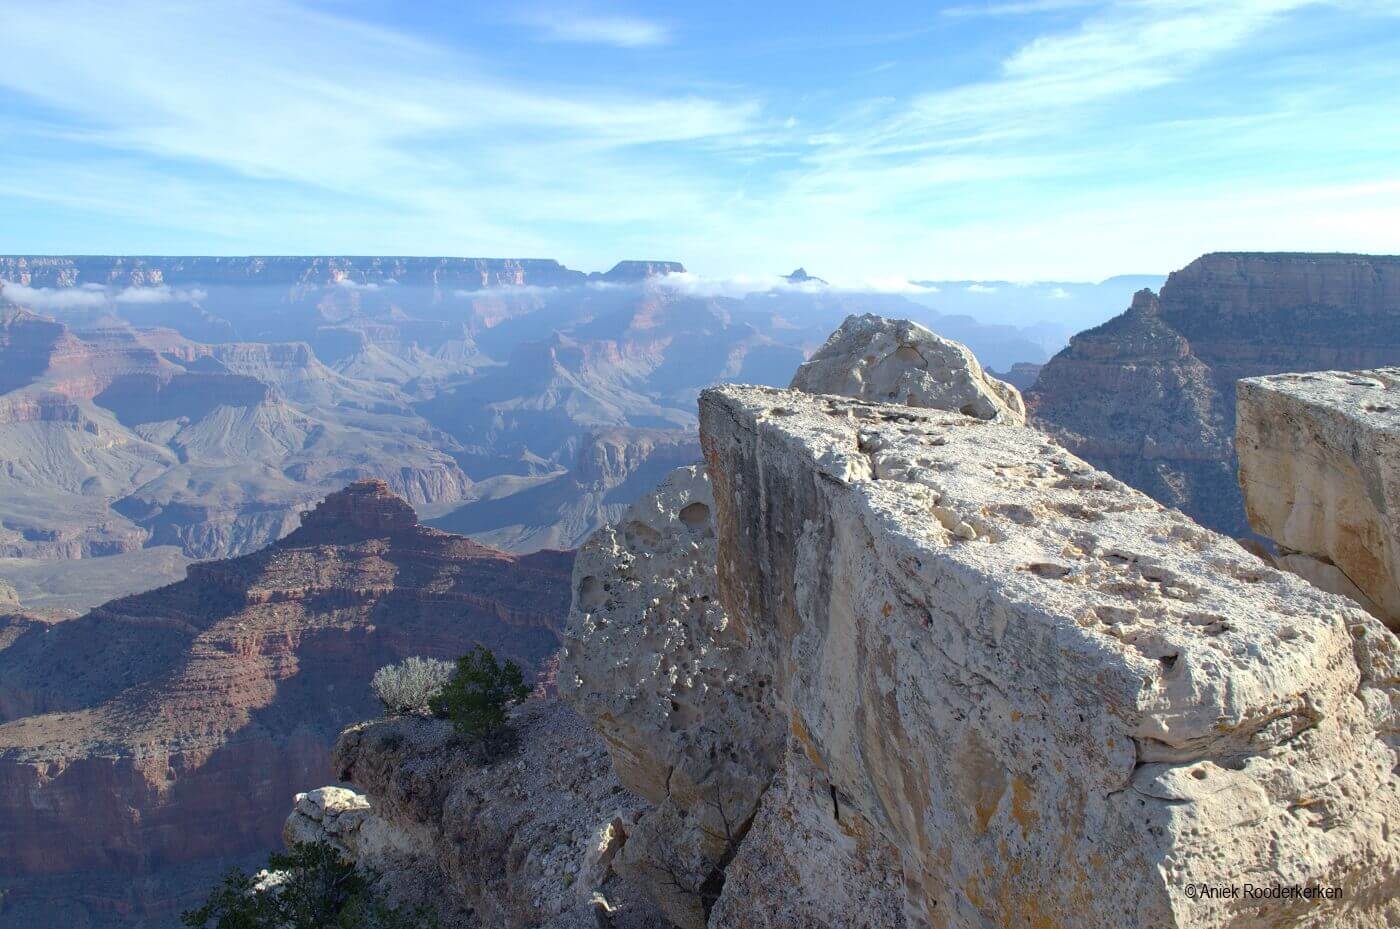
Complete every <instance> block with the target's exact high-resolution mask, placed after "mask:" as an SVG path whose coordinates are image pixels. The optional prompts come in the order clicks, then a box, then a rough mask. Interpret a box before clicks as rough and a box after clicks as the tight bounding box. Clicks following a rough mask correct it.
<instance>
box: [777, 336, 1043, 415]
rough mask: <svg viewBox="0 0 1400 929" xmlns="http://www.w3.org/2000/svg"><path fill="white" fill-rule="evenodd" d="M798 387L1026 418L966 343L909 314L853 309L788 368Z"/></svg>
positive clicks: (1016, 396) (1017, 399)
mask: <svg viewBox="0 0 1400 929" xmlns="http://www.w3.org/2000/svg"><path fill="white" fill-rule="evenodd" d="M791 386H792V387H793V388H794V389H796V390H805V391H807V392H808V393H814V394H841V395H842V396H846V397H859V398H860V399H862V400H873V401H876V402H878V403H902V404H905V405H906V406H917V407H927V408H930V409H935V410H960V411H961V412H963V413H964V414H966V415H968V416H975V417H977V418H978V419H996V420H1001V421H1005V422H1011V423H1016V424H1018V425H1023V424H1024V423H1025V421H1026V408H1025V404H1024V403H1023V402H1022V401H1021V395H1020V393H1019V392H1018V391H1017V390H1016V388H1015V387H1012V386H1011V385H1010V384H1006V383H1003V382H1002V381H999V380H997V379H996V378H994V377H991V376H989V375H988V374H986V373H985V372H984V371H983V370H982V366H981V365H979V364H978V363H977V358H976V357H975V356H974V355H973V354H972V352H971V351H969V350H968V348H967V346H965V345H961V344H959V343H957V342H953V341H951V340H949V339H944V338H941V337H939V336H937V335H935V334H934V333H933V332H930V331H929V330H928V329H925V328H924V327H923V326H920V325H919V324H918V323H915V322H910V321H909V320H907V319H905V320H893V319H884V318H883V317H880V316H872V315H869V314H866V315H864V316H850V317H847V319H846V321H845V322H843V323H842V324H841V328H840V329H837V330H836V331H835V332H834V333H832V335H831V338H829V339H828V340H827V342H826V344H825V345H823V346H822V347H821V348H819V349H817V352H816V354H814V355H813V356H812V357H811V358H809V359H808V360H807V361H805V362H803V364H802V365H801V366H800V367H799V368H798V369H797V373H796V374H795V375H793V378H792V385H791Z"/></svg>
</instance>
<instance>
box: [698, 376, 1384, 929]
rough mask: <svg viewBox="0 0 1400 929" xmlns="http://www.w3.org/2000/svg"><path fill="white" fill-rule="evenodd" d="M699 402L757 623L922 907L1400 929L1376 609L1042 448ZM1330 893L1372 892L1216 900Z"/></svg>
mask: <svg viewBox="0 0 1400 929" xmlns="http://www.w3.org/2000/svg"><path fill="white" fill-rule="evenodd" d="M700 410H701V443H702V447H703V448H704V450H705V454H706V460H707V470H708V472H709V474H710V475H711V477H712V480H713V489H714V499H715V517H716V527H717V531H718V549H719V551H718V555H719V561H718V571H719V590H720V598H721V601H722V602H723V604H724V607H725V611H726V614H727V616H728V619H729V622H730V624H731V625H732V627H733V631H734V634H735V635H737V636H738V637H740V638H741V639H742V640H744V641H745V642H746V643H747V647H748V648H749V649H750V650H751V651H752V652H753V653H754V654H753V656H752V657H751V658H750V662H751V665H752V666H754V667H764V666H766V667H768V668H770V669H771V671H772V677H773V684H772V686H773V687H774V688H775V699H776V700H777V702H778V705H779V706H780V708H781V709H782V710H783V711H784V712H785V713H786V715H787V716H788V722H789V730H790V732H791V733H792V738H793V740H794V744H795V745H796V746H797V747H799V748H800V750H801V751H802V752H803V754H804V755H805V756H806V757H807V758H808V759H809V760H810V761H811V763H812V765H813V766H814V767H815V768H816V769H817V770H818V771H820V772H821V775H820V776H821V777H822V778H823V779H825V780H826V782H827V783H828V784H829V785H830V788H831V789H832V791H833V792H834V795H835V797H836V798H837V800H838V801H839V804H840V809H841V815H842V816H843V817H844V816H846V815H851V814H854V815H857V816H859V817H861V818H862V819H864V820H865V821H867V822H869V823H871V824H873V825H874V826H875V827H876V828H877V829H878V830H879V831H880V833H881V834H882V835H883V836H884V838H885V839H886V840H887V841H889V842H890V843H891V844H892V845H893V846H894V848H895V849H896V850H897V853H898V857H899V859H900V861H901V863H902V871H903V893H904V895H905V898H906V900H907V902H908V906H909V912H910V914H911V918H917V919H918V920H919V921H922V922H924V923H926V924H927V925H932V926H947V927H959V929H962V927H969V929H970V927H981V926H986V925H1008V926H1027V925H1028V926H1035V925H1045V926H1067V927H1068V926H1073V927H1076V929H1096V927H1103V929H1109V927H1112V929H1123V927H1142V929H1149V927H1151V929H1166V927H1188V926H1189V927H1226V926H1229V927H1246V926H1247V927H1282V926H1313V927H1324V926H1325V927H1353V926H1354V927H1363V926H1367V927H1371V926H1380V925H1387V924H1394V923H1395V922H1396V921H1397V920H1400V903H1397V897H1398V896H1400V833H1397V832H1396V830H1395V829H1394V827H1393V823H1394V822H1396V820H1397V817H1398V816H1400V783H1397V778H1396V775H1395V773H1394V772H1395V766H1396V738H1395V737H1396V706H1397V702H1400V701H1398V700H1397V680H1400V661H1398V660H1397V654H1396V643H1395V639H1394V637H1392V636H1391V635H1390V634H1389V633H1388V632H1387V631H1386V630H1385V629H1383V628H1382V627H1381V626H1380V625H1379V623H1377V622H1376V621H1375V619H1374V618H1372V617H1371V616H1369V615H1368V614H1366V613H1365V612H1364V611H1362V610H1360V609H1359V608H1358V607H1356V606H1355V605H1354V604H1352V603H1350V602H1349V601H1347V600H1344V599H1342V598H1340V597H1336V596H1334V595H1331V594H1327V593H1324V592H1322V591H1319V590H1317V589H1316V588H1314V587H1312V586H1311V585H1308V584H1306V583H1304V582H1302V581H1301V580H1299V579H1298V578H1296V577H1294V576H1292V575H1290V574H1287V573H1284V572H1281V571H1276V570H1273V569H1271V568H1268V567H1267V566H1264V565H1261V564H1260V563H1259V562H1258V560H1257V559H1255V558H1254V557H1252V556H1250V555H1249V554H1248V553H1246V552H1244V551H1243V550H1242V549H1241V548H1240V547H1239V546H1238V545H1237V544H1236V543H1234V542H1233V541H1232V540H1230V539H1228V538H1225V537H1223V536H1219V535H1216V534H1214V533H1212V532H1209V531H1207V530H1205V529H1202V528H1201V527H1200V526H1198V525H1196V524H1195V523H1193V522H1192V521H1191V520H1190V519H1188V518H1186V517H1185V516H1183V515H1181V514H1180V513H1177V512H1174V511H1171V510H1167V509H1165V508H1163V507H1162V506H1161V505H1159V504H1157V503H1155V502H1154V501H1152V500H1150V499H1149V498H1147V497H1146V496H1144V495H1142V494H1140V493H1137V492H1135V491H1132V490H1130V489H1128V488H1127V487H1125V486H1124V485H1123V484H1122V483H1121V482H1119V481H1117V480H1115V479H1114V478H1112V477H1110V476H1109V475H1107V474H1104V473H1102V472H1099V471H1096V470H1094V469H1093V468H1092V467H1090V466H1089V465H1087V464H1086V463H1084V462H1083V461H1081V460H1079V459H1077V458H1075V457H1074V456H1073V455H1071V454H1069V453H1068V452H1066V451H1065V450H1064V449H1062V448H1060V447H1058V446H1056V445H1054V444H1053V443H1051V442H1050V441H1048V440H1047V439H1046V438H1045V437H1044V436H1043V435H1041V434H1040V433H1037V432H1034V431H1032V430H1029V429H1025V428H1018V427H1014V426H1009V425H999V424H994V423H989V422H986V421H984V420H978V419H973V418H969V417H965V416H961V415H958V414H950V413H942V412H928V411H922V410H916V409H911V408H908V407H896V406H885V405H875V404H868V403H861V402H859V401H853V400H846V399H841V398H836V397H813V396H807V395H803V394H801V393H798V392H796V391H790V390H789V391H778V390H770V389H763V388H746V387H737V386H735V387H723V388H716V389H712V390H708V391H706V392H705V393H704V394H703V395H702V397H701V403H700ZM1321 875H1325V876H1326V877H1325V879H1324V878H1320V876H1321ZM1319 879H1322V880H1325V881H1326V882H1328V883H1334V884H1338V885H1342V886H1345V887H1346V888H1347V891H1346V894H1345V898H1344V899H1343V900H1341V901H1327V902H1326V903H1323V904H1318V903H1316V902H1303V901H1297V900H1294V901H1288V900H1282V901H1264V902H1262V903H1258V902H1256V903H1248V904H1239V905H1236V904H1231V903H1222V905H1213V906H1202V905H1201V903H1200V902H1198V901H1195V900H1192V899H1190V897H1189V896H1188V893H1187V890H1186V888H1187V886H1188V885H1190V884H1193V883H1199V882H1206V883H1209V884H1219V885H1232V884H1242V883H1244V882H1246V881H1248V882H1252V883H1254V884H1256V885H1270V884H1280V885H1293V884H1295V883H1297V884H1303V885H1308V884H1312V883H1314V882H1316V881H1318V880H1319ZM722 906H723V905H722V904H721V906H720V907H717V908H716V912H719V911H721V909H722Z"/></svg>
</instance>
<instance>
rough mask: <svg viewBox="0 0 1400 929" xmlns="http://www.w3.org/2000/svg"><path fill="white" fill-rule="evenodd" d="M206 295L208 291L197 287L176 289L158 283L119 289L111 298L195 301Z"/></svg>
mask: <svg viewBox="0 0 1400 929" xmlns="http://www.w3.org/2000/svg"><path fill="white" fill-rule="evenodd" d="M207 296H209V295H208V293H206V292H205V291H203V290H201V289H199V288H197V287H195V288H190V289H184V288H180V289H176V288H172V287H170V286H168V285H166V284H158V285H156V286H154V287H128V288H126V289H125V290H119V291H117V293H116V294H115V295H113V297H112V300H113V302H115V303H177V302H178V303H191V302H195V303H197V302H199V301H200V300H203V299H204V298H205V297H207Z"/></svg>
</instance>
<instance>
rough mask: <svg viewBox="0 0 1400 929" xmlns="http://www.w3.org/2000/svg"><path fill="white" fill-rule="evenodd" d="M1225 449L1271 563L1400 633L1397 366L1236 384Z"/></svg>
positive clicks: (1399, 384)
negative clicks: (1235, 458) (1231, 439)
mask: <svg viewBox="0 0 1400 929" xmlns="http://www.w3.org/2000/svg"><path fill="white" fill-rule="evenodd" d="M1237 397H1238V403H1237V408H1238V427H1237V430H1236V433H1235V447H1236V450H1237V451H1238V453H1239V459H1240V486H1241V487H1242V488H1243V489H1244V497H1245V510H1246V513H1247V514H1248V516H1249V523H1250V525H1251V526H1252V527H1253V528H1254V531H1256V532H1258V533H1259V534H1261V535H1265V536H1268V537H1270V538H1272V539H1273V540H1274V541H1275V542H1277V543H1278V545H1279V550H1280V557H1279V558H1278V560H1277V561H1278V564H1279V565H1280V566H1282V567H1285V568H1287V569H1288V570H1290V571H1294V572H1295V573H1297V574H1300V575H1301V576H1303V577H1305V578H1307V579H1308V580H1309V581H1311V582H1312V583H1314V584H1316V585H1318V586H1319V587H1322V588H1323V589H1324V590H1329V591H1332V592H1333V593H1340V594H1345V595H1347V596H1350V597H1352V598H1353V599H1355V600H1356V601H1357V602H1359V603H1361V604H1362V605H1363V606H1365V607H1366V608H1367V609H1369V610H1370V611H1371V612H1373V613H1374V614H1375V615H1377V616H1379V617H1380V618H1381V619H1382V620H1383V621H1384V622H1385V623H1386V624H1387V625H1389V626H1390V627H1391V628H1392V629H1400V368H1383V369H1380V370H1376V371H1361V372H1353V373H1345V372H1336V371H1320V372H1315V373H1309V374H1279V375H1275V376H1273V377H1260V378H1249V379H1246V380H1243V381H1240V382H1239V385H1238V390H1237Z"/></svg>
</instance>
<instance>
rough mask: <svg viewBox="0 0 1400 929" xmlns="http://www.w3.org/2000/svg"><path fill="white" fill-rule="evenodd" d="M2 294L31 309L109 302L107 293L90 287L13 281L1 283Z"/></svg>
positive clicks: (70, 308)
mask: <svg viewBox="0 0 1400 929" xmlns="http://www.w3.org/2000/svg"><path fill="white" fill-rule="evenodd" d="M0 296H4V298H5V299H6V300H9V301H11V302H13V303H17V304H19V305H20V306H23V307H27V308H29V309H31V310H72V309H78V308H81V307H94V306H102V305H103V304H105V303H106V302H107V296H106V294H104V293H102V291H100V290H94V289H92V288H90V287H26V286H25V285H24V284H16V283H13V282H11V281H5V282H3V283H0Z"/></svg>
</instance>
